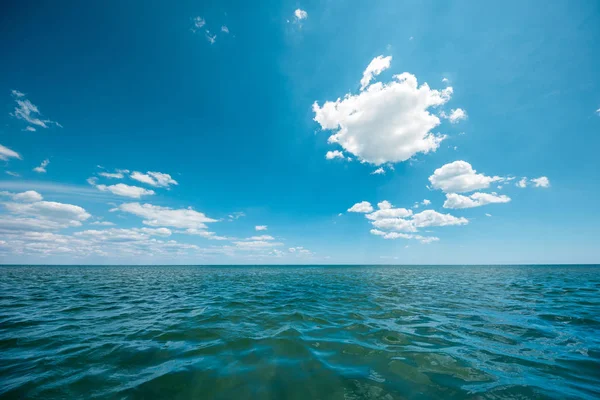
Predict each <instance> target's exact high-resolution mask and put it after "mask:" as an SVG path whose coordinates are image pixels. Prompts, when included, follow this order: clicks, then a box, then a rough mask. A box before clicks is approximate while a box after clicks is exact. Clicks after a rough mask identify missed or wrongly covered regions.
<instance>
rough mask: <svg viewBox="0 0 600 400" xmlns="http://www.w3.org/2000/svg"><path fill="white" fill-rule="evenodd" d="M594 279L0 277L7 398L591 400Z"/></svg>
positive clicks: (1, 363)
mask: <svg viewBox="0 0 600 400" xmlns="http://www.w3.org/2000/svg"><path fill="white" fill-rule="evenodd" d="M598 398H600V266H593V265H572V266H571V265H557V266H552V265H535V266H527V265H523V266H503V265H495V266H486V265H469V266H394V265H390V266H261V265H256V266H0V399H303V400H304V399H340V400H341V399H348V400H350V399H385V400H392V399H598Z"/></svg>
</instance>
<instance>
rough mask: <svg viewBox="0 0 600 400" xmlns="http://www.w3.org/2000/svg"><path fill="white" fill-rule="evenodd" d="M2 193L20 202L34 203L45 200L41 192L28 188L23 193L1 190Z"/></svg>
mask: <svg viewBox="0 0 600 400" xmlns="http://www.w3.org/2000/svg"><path fill="white" fill-rule="evenodd" d="M0 195H2V196H8V197H10V198H12V199H13V200H14V201H20V202H24V203H32V202H35V201H41V200H43V197H42V195H41V194H39V193H38V192H36V191H35V190H27V191H25V192H22V193H10V192H0Z"/></svg>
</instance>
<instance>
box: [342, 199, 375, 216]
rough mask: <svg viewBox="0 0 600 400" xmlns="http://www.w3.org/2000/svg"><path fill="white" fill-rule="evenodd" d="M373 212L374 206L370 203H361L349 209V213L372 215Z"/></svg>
mask: <svg viewBox="0 0 600 400" xmlns="http://www.w3.org/2000/svg"><path fill="white" fill-rule="evenodd" d="M371 211H373V206H372V205H371V203H369V202H368V201H361V202H360V203H356V204H355V205H353V206H352V207H350V208H349V209H348V212H355V213H370V212H371Z"/></svg>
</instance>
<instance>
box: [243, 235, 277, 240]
mask: <svg viewBox="0 0 600 400" xmlns="http://www.w3.org/2000/svg"><path fill="white" fill-rule="evenodd" d="M246 240H275V238H274V237H273V236H271V235H259V236H252V237H249V238H248V239H246Z"/></svg>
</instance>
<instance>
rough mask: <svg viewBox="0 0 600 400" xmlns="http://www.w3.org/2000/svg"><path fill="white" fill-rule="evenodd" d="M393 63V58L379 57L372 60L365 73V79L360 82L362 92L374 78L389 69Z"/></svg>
mask: <svg viewBox="0 0 600 400" xmlns="http://www.w3.org/2000/svg"><path fill="white" fill-rule="evenodd" d="M391 63H392V56H388V57H384V56H377V57H375V58H374V59H372V60H371V62H370V63H369V65H367V68H366V69H365V71H364V72H363V77H362V79H361V80H360V90H364V89H365V88H366V87H367V86H368V85H369V83H370V82H371V81H372V80H373V78H374V77H376V76H377V75H379V74H381V73H382V72H383V71H385V70H386V69H388V68H389V67H390V65H391Z"/></svg>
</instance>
